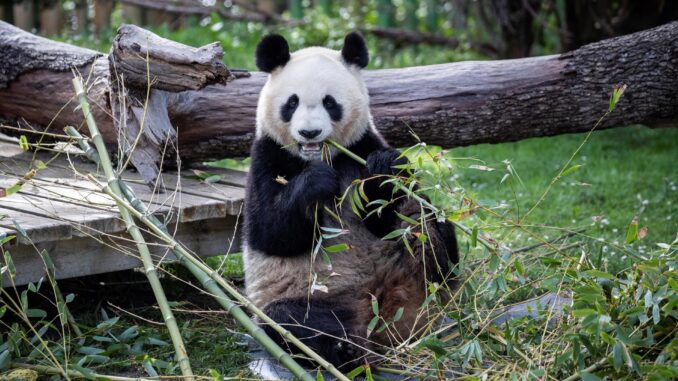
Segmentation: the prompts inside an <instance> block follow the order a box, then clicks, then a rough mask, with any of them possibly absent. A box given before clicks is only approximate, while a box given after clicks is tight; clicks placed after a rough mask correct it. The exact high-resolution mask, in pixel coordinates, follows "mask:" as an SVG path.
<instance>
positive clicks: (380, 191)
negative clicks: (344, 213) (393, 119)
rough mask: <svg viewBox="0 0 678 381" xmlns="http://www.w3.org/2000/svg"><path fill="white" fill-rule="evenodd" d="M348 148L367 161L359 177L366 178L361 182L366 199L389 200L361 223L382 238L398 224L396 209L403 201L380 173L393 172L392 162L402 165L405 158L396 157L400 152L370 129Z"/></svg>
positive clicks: (401, 195)
mask: <svg viewBox="0 0 678 381" xmlns="http://www.w3.org/2000/svg"><path fill="white" fill-rule="evenodd" d="M348 148H349V150H351V151H352V152H354V153H355V154H357V155H359V156H360V157H363V158H365V159H366V160H367V168H366V169H365V170H364V174H363V176H362V177H363V178H370V180H367V181H365V184H364V185H363V190H364V191H365V195H366V196H367V198H368V199H369V200H370V201H374V200H385V201H390V202H389V203H388V204H387V205H386V206H384V207H383V208H382V209H381V212H380V213H379V214H377V213H371V214H370V215H369V217H367V218H366V219H365V220H364V223H365V226H366V227H367V228H368V229H369V230H370V231H371V232H372V233H373V234H374V235H376V236H378V237H383V236H385V235H386V234H388V233H390V232H391V231H393V230H394V229H396V228H397V227H398V225H399V222H400V219H399V218H398V216H397V215H396V209H397V208H398V206H399V205H400V204H401V203H402V201H403V200H404V197H403V196H404V194H403V193H402V192H395V193H394V191H393V185H390V184H383V185H382V183H383V182H384V181H386V180H388V177H386V176H382V175H393V174H396V173H397V172H398V171H399V170H397V169H394V168H393V165H399V164H406V163H407V158H398V157H399V156H400V152H399V151H398V150H396V149H395V148H391V147H389V146H388V145H387V144H386V143H385V142H384V141H383V140H382V139H380V138H379V137H378V136H377V135H376V134H375V133H374V132H372V131H368V132H367V133H366V134H365V135H364V136H363V138H362V139H360V140H358V141H357V142H356V143H354V144H352V145H351V146H350V147H348ZM378 207H379V206H378V205H374V206H372V207H369V208H368V209H367V212H368V213H370V212H372V211H374V210H376V209H377V208H378Z"/></svg>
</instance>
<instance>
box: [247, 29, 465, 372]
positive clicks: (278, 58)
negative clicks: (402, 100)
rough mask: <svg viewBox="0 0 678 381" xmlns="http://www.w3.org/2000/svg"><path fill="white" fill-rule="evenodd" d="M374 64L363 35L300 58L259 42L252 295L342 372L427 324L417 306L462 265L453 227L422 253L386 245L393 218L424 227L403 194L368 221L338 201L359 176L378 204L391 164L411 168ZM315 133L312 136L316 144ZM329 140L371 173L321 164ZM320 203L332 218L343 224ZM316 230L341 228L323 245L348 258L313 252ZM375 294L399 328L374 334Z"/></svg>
mask: <svg viewBox="0 0 678 381" xmlns="http://www.w3.org/2000/svg"><path fill="white" fill-rule="evenodd" d="M366 63H367V51H366V48H365V44H364V41H363V40H362V37H361V36H359V35H358V34H355V33H352V34H349V35H348V36H347V38H346V40H345V46H344V49H342V51H334V50H330V49H325V48H319V47H312V48H306V49H302V50H299V51H297V52H295V53H293V54H291V55H290V54H289V53H288V48H287V43H286V42H285V41H284V39H282V37H280V36H276V35H273V36H269V37H266V38H264V40H262V42H261V43H260V45H259V46H258V48H257V65H258V66H259V67H260V68H261V69H262V70H263V71H267V72H269V73H270V75H269V78H268V81H267V82H266V85H265V86H264V88H263V89H262V91H261V94H260V97H259V103H258V108H257V132H256V139H255V142H254V144H253V147H252V153H251V157H252V166H251V169H250V173H249V178H248V186H247V197H246V202H245V224H244V225H245V249H244V265H245V284H246V291H247V295H248V297H249V298H250V299H251V300H252V302H253V303H254V304H255V305H257V306H258V307H259V308H262V309H263V310H264V312H266V313H267V314H269V316H271V317H272V318H273V319H274V320H276V321H277V322H279V323H280V324H283V325H285V326H286V328H288V329H289V330H290V331H292V333H293V334H295V336H298V337H300V338H301V339H302V340H303V341H304V342H306V344H307V345H309V346H311V347H312V348H313V349H315V350H316V351H318V352H319V353H320V354H321V355H323V356H324V357H326V358H327V359H328V360H330V361H331V362H332V363H334V364H335V365H337V366H345V367H346V368H345V369H347V368H350V367H351V366H354V365H355V364H357V363H358V361H360V359H361V357H362V356H364V355H365V354H366V351H365V349H366V348H369V349H374V348H376V347H377V346H379V345H391V344H393V343H394V342H398V341H401V340H403V339H405V338H407V337H409V336H410V335H412V334H414V333H416V331H417V330H419V329H420V328H421V327H422V326H423V325H424V324H426V323H427V322H428V319H427V318H426V317H425V316H424V317H423V318H422V316H420V315H421V313H420V310H419V307H420V306H421V304H422V302H423V301H424V300H425V299H426V296H427V291H426V290H427V288H426V284H427V282H430V281H435V282H439V283H444V282H446V281H447V279H448V278H447V277H448V276H449V275H450V268H451V266H454V264H456V262H457V247H456V240H455V237H454V231H453V229H452V227H451V225H449V223H447V224H445V223H438V222H436V221H434V220H432V221H427V222H426V223H425V226H423V228H421V227H420V228H419V229H420V231H421V230H422V229H423V231H424V233H425V234H426V235H427V236H428V237H429V238H428V242H427V243H426V244H423V243H421V242H420V241H418V240H417V239H416V237H415V236H412V237H411V238H412V240H411V242H410V241H408V242H410V246H411V247H412V248H413V249H414V255H411V254H410V253H408V252H407V250H406V249H405V246H404V244H403V242H402V241H393V240H381V239H380V238H381V237H382V236H383V235H385V234H386V233H388V232H390V231H392V230H394V229H396V228H399V227H401V226H404V225H405V223H404V222H403V221H401V220H400V219H399V218H398V217H397V216H396V212H398V213H400V214H403V215H406V216H411V217H413V218H415V219H416V218H417V217H418V215H419V213H420V212H421V210H420V206H419V204H418V203H417V202H415V201H414V200H408V199H406V197H404V195H402V194H397V193H396V195H395V200H396V201H393V202H392V203H391V204H390V205H389V206H388V207H385V208H384V210H383V211H382V213H381V214H376V213H374V214H372V215H371V216H370V217H369V218H361V217H359V216H356V215H355V213H353V211H352V210H351V208H350V207H348V206H347V205H343V207H339V208H337V207H336V205H335V201H334V200H335V198H336V196H339V195H340V194H341V193H342V192H343V191H344V190H346V189H347V188H348V187H349V186H350V185H351V183H352V182H353V181H354V180H355V179H363V181H364V182H365V185H364V191H365V193H366V194H367V195H368V197H369V198H370V200H375V199H384V200H390V199H391V197H392V193H393V189H392V188H391V187H389V186H381V182H382V181H383V180H384V177H383V176H382V175H390V174H394V173H396V172H397V170H396V169H393V165H396V164H401V163H403V162H404V159H402V158H400V157H399V153H398V151H396V150H394V149H392V148H389V147H388V145H386V143H385V142H384V141H383V139H382V138H381V136H380V135H379V134H378V132H377V131H376V129H375V128H374V125H373V123H372V117H371V114H370V110H369V97H368V93H367V89H366V87H365V83H364V81H363V79H362V76H361V73H360V69H361V68H362V67H364V66H365V65H366ZM328 97H331V98H332V100H333V102H334V103H333V102H328V101H327V100H328ZM295 99H296V102H292V101H293V100H295ZM292 106H294V107H292ZM309 131H313V134H314V136H312V137H310V138H309V136H310V135H311V134H309ZM304 134H306V135H307V136H304ZM327 138H332V139H334V140H336V141H338V142H339V143H341V144H342V145H344V146H347V147H349V149H351V150H352V151H354V152H355V153H357V154H359V155H361V156H363V157H365V158H366V159H367V162H368V166H367V168H366V167H364V166H362V165H359V164H358V163H356V162H355V161H354V160H352V159H350V158H348V157H347V156H345V155H343V154H341V153H339V152H337V151H332V153H331V159H330V162H331V165H328V164H326V163H324V162H322V161H321V160H319V159H320V157H319V151H318V152H316V150H315V149H314V148H316V147H319V146H320V145H321V143H322V142H323V141H324V140H325V139H327ZM302 147H303V148H304V149H303V150H302ZM308 147H310V149H309V148H308ZM325 159H327V158H325ZM323 206H324V207H327V208H330V209H331V210H335V213H336V214H337V215H339V217H340V221H337V220H336V219H335V218H334V217H332V216H331V215H329V214H328V213H326V212H324V210H323ZM319 227H324V228H329V229H335V230H324V231H325V232H327V231H337V230H339V229H341V230H342V231H343V234H341V235H339V236H337V237H333V238H328V239H325V240H324V241H323V246H324V247H330V246H332V245H334V244H338V243H345V244H347V245H348V250H344V251H340V252H335V253H328V256H329V264H328V263H327V262H326V261H324V260H322V259H321V257H320V256H319V255H317V256H316V255H313V252H314V250H313V249H314V245H315V242H316V241H317V238H318V234H320V232H322V231H321V230H319ZM415 230H416V229H415ZM373 298H376V299H377V301H378V302H379V305H380V308H379V313H380V315H381V316H382V317H383V318H384V319H386V320H389V319H392V318H393V316H394V315H395V313H396V311H397V310H398V309H399V308H404V313H403V316H402V318H401V319H400V320H399V321H398V322H397V323H396V324H393V325H392V326H391V329H389V330H387V331H386V332H382V333H373V334H372V335H371V336H369V338H368V337H367V336H368V332H367V325H368V322H369V321H370V320H372V318H373V317H374V313H373V311H372V300H373ZM304 327H308V328H304ZM265 329H266V330H267V332H268V333H269V334H270V335H271V336H272V337H274V339H276V340H277V341H279V342H280V343H283V342H284V340H283V339H282V337H280V336H278V335H277V334H275V333H274V332H273V331H272V330H270V329H267V328H266V327H265ZM349 343H355V344H356V345H355V346H354V345H352V344H349ZM291 349H293V348H291Z"/></svg>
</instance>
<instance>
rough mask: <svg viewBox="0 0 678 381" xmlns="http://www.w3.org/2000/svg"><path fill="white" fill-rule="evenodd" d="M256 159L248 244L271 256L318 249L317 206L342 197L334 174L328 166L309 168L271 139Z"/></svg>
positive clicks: (261, 143)
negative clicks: (315, 234)
mask: <svg viewBox="0 0 678 381" xmlns="http://www.w3.org/2000/svg"><path fill="white" fill-rule="evenodd" d="M251 155H252V164H251V167H250V173H249V178H248V185H247V195H246V201H245V235H246V237H247V244H248V245H249V247H250V248H252V249H255V250H259V251H262V252H264V253H266V254H270V255H277V256H296V255H302V254H305V253H307V252H308V251H309V250H310V249H311V248H312V247H313V230H314V218H313V213H312V209H313V208H312V206H313V205H315V202H316V201H320V200H322V199H325V198H331V197H333V196H334V195H335V194H336V193H337V189H336V188H338V184H337V182H336V175H335V174H334V173H333V172H334V170H333V169H332V168H330V167H328V166H327V165H325V164H323V163H312V164H307V163H305V162H303V161H301V160H300V159H298V158H296V157H293V156H292V155H290V154H289V153H287V152H286V151H284V150H283V149H282V148H281V147H280V146H279V145H278V144H277V143H275V142H273V141H272V140H270V139H267V138H262V139H259V140H257V141H255V143H254V145H253V146H252V152H251ZM279 178H282V179H284V180H281V179H279ZM276 179H277V180H276Z"/></svg>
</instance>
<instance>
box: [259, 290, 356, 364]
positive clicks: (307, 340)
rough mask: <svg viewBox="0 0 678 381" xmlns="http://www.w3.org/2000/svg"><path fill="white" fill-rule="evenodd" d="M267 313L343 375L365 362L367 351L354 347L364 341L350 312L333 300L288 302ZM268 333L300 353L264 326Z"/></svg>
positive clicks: (278, 303) (276, 304) (267, 309)
mask: <svg viewBox="0 0 678 381" xmlns="http://www.w3.org/2000/svg"><path fill="white" fill-rule="evenodd" d="M263 312H264V313H266V314H267V315H268V316H269V317H270V318H271V319H273V320H274V321H275V322H277V323H278V324H280V325H282V326H283V327H284V328H285V329H287V330H288V331H290V332H291V333H292V334H293V335H294V336H295V337H297V338H298V339H300V340H301V341H302V342H303V343H304V344H306V345H307V346H309V347H310V348H311V349H313V350H314V351H315V352H316V353H318V354H319V355H320V356H322V357H323V358H324V359H326V360H327V361H329V362H331V363H332V364H333V365H334V366H336V367H337V368H339V369H340V370H342V371H350V370H352V369H354V368H356V367H357V366H359V365H360V364H362V363H363V362H364V357H365V351H364V350H363V349H361V348H360V347H358V346H356V345H355V344H353V342H358V341H362V340H359V337H358V336H357V334H358V332H359V327H358V326H357V325H356V322H355V321H356V320H355V314H354V312H353V311H352V310H351V309H349V308H346V307H342V306H340V305H337V304H336V303H333V302H332V301H329V300H318V299H307V298H294V299H293V298H286V299H280V300H277V301H274V302H271V303H269V304H268V305H266V306H265V307H264V309H263ZM264 331H265V332H266V334H268V335H269V336H270V337H271V338H272V339H273V340H274V341H276V342H277V343H278V344H279V345H281V346H282V347H283V348H285V347H287V348H288V349H289V350H290V351H291V352H294V353H299V350H298V349H297V348H296V347H294V345H292V344H290V345H288V344H287V343H286V342H285V340H284V339H283V338H282V336H281V335H279V334H278V333H277V332H275V331H274V330H273V329H272V328H271V327H270V326H268V325H264Z"/></svg>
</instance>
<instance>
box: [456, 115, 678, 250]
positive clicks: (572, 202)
mask: <svg viewBox="0 0 678 381" xmlns="http://www.w3.org/2000/svg"><path fill="white" fill-rule="evenodd" d="M584 137H585V134H571V135H561V136H556V137H548V138H534V139H528V140H524V141H520V142H515V143H504V144H482V145H477V146H471V147H462V148H455V149H452V150H451V151H450V152H449V154H448V156H449V157H455V158H465V157H473V158H477V159H480V160H482V161H483V162H484V165H485V166H487V167H491V168H496V169H497V170H496V171H485V170H478V169H474V168H469V166H470V165H471V164H474V163H475V162H471V161H469V160H465V159H458V160H456V162H457V163H458V165H459V168H458V170H457V181H458V182H459V183H460V184H462V185H463V186H464V187H465V188H466V190H467V192H469V193H470V194H472V195H473V196H475V198H476V199H480V200H494V201H499V202H501V201H504V202H505V203H507V204H508V205H509V211H508V213H509V215H510V216H512V217H513V218H518V217H520V219H522V218H523V216H524V214H525V213H526V211H527V210H529V209H530V208H531V207H532V206H533V205H534V204H535V202H536V201H537V200H538V199H539V197H540V196H541V195H542V193H543V192H544V191H545V190H546V188H547V187H548V185H549V183H550V182H551V179H552V178H553V177H554V176H556V175H557V174H558V172H559V171H560V169H561V168H562V166H563V165H564V164H565V162H566V161H567V159H568V158H569V157H570V155H572V153H574V152H575V150H576V149H577V147H578V146H579V145H580V144H581V142H582V141H583V140H584ZM676 141H678V130H677V129H656V130H653V129H649V128H644V127H639V126H636V127H626V128H618V129H611V130H605V131H598V132H594V133H593V134H592V136H591V138H590V140H589V141H588V142H587V144H586V145H585V146H584V147H583V148H582V150H581V151H580V152H579V154H578V155H577V156H576V157H575V158H574V160H573V161H572V163H571V165H581V167H579V168H578V169H577V170H574V171H573V172H570V173H569V174H567V175H566V176H565V177H563V178H562V179H561V180H560V181H558V182H557V183H556V184H555V185H554V186H553V188H552V190H551V191H550V193H549V194H548V195H547V196H546V198H545V199H544V201H543V202H542V203H541V204H540V206H539V207H537V208H536V209H535V210H534V212H532V213H531V214H530V216H529V217H528V218H527V220H526V221H524V223H534V224H542V225H549V226H558V227H565V226H585V225H590V224H591V223H592V222H594V220H597V221H598V224H597V225H598V226H599V227H600V234H597V236H599V237H602V238H605V239H606V240H609V241H612V242H613V243H614V242H615V241H616V242H618V243H619V242H623V241H624V239H625V235H626V229H627V226H628V225H629V223H630V222H631V220H632V219H633V217H634V216H639V217H640V222H639V225H640V226H641V227H642V226H647V227H648V234H647V236H646V237H645V238H644V240H643V241H641V243H640V249H641V251H642V246H643V245H645V243H647V244H650V243H654V242H670V241H673V239H674V238H675V235H676V233H677V232H678V221H677V219H676V217H675V214H676V211H678V206H677V204H678V190H676V188H677V186H678V150H676V147H675V142H676ZM505 160H508V161H510V162H511V165H512V166H513V168H514V169H515V170H516V172H517V174H518V176H519V177H520V179H521V180H522V181H515V182H513V183H512V182H510V181H506V182H504V183H502V184H500V181H501V179H502V177H503V175H504V174H505V173H506V171H505V170H504V168H505V167H506V164H505V163H504V161H505ZM475 164H477V163H475Z"/></svg>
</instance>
